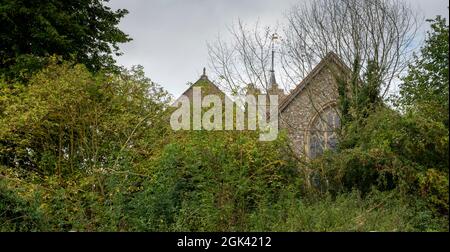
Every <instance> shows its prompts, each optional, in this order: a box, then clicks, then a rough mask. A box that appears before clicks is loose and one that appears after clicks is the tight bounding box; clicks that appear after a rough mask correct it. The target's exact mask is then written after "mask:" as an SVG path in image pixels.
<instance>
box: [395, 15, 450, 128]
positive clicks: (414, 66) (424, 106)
mask: <svg viewBox="0 0 450 252" xmlns="http://www.w3.org/2000/svg"><path fill="white" fill-rule="evenodd" d="M428 22H430V23H431V31H429V32H428V35H427V38H426V41H425V45H424V46H423V47H422V49H421V51H420V55H414V61H413V62H412V63H411V64H410V65H409V67H408V75H407V76H406V77H405V78H403V83H402V84H401V85H400V94H401V98H400V102H401V104H402V105H403V106H404V107H406V108H409V109H413V110H419V111H422V112H424V113H426V114H427V116H429V117H434V118H435V119H437V120H440V121H442V122H444V123H445V125H446V126H447V128H448V112H449V107H448V103H449V99H448V95H449V91H448V89H449V81H448V76H449V72H448V71H449V69H448V63H449V62H448V53H449V46H448V43H449V41H448V36H449V33H448V25H447V24H446V20H445V18H442V17H440V16H437V17H436V18H435V19H434V20H428Z"/></svg>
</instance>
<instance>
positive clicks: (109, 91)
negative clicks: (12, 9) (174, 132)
mask: <svg viewBox="0 0 450 252" xmlns="http://www.w3.org/2000/svg"><path fill="white" fill-rule="evenodd" d="M29 83H30V85H29V86H27V87H22V88H21V89H20V90H21V91H20V92H17V91H16V88H15V87H14V86H11V85H6V84H3V85H1V84H0V101H1V102H0V103H2V105H3V106H4V109H2V111H0V164H4V165H7V166H10V167H18V168H25V169H27V170H37V171H39V172H41V173H44V174H54V173H57V174H67V173H72V172H76V171H77V170H78V171H79V170H86V169H87V170H89V169H93V168H94V167H101V166H104V165H106V164H108V165H109V166H110V167H109V168H110V169H113V167H112V166H114V164H115V163H116V160H122V159H123V154H124V153H127V152H133V153H145V152H146V151H151V150H152V149H154V148H155V147H154V146H155V145H156V143H158V141H157V139H159V138H160V136H162V135H163V134H164V129H165V124H163V123H161V121H162V120H165V117H164V116H163V115H164V114H163V112H164V108H165V107H166V104H167V99H168V94H167V92H165V91H164V90H163V89H162V88H161V87H159V85H157V84H156V83H154V82H151V81H150V80H149V79H147V78H145V77H144V75H143V70H142V68H140V67H138V68H134V69H132V70H131V71H125V70H124V71H123V72H122V73H121V74H114V75H105V74H92V73H90V72H89V71H88V70H87V69H86V67H84V66H83V65H80V64H78V65H74V66H72V64H71V63H64V62H63V63H57V62H54V63H52V64H50V65H49V66H48V67H46V68H44V69H43V70H42V71H40V72H39V73H37V74H35V75H34V76H33V77H32V78H31V79H30V81H29ZM19 86H20V85H19ZM147 138H152V139H151V140H148V141H147ZM117 162H118V161H117Z"/></svg>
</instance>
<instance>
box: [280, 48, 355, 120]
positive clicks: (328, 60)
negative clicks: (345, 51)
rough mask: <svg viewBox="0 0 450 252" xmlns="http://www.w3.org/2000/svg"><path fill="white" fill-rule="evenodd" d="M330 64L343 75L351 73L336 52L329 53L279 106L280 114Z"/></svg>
mask: <svg viewBox="0 0 450 252" xmlns="http://www.w3.org/2000/svg"><path fill="white" fill-rule="evenodd" d="M330 64H334V65H336V66H338V68H339V69H340V70H341V71H342V72H343V73H350V72H351V69H350V68H349V67H348V66H347V65H345V63H344V62H343V61H342V60H341V59H340V58H339V56H338V55H337V54H335V53H334V52H329V53H328V54H327V55H326V56H325V57H324V58H323V59H322V60H321V61H320V62H319V64H317V66H316V67H314V69H313V70H312V71H311V72H310V73H309V74H308V75H307V76H306V77H305V78H304V79H303V80H302V81H301V82H300V84H298V85H297V86H296V87H295V89H294V90H292V92H291V93H290V94H289V95H288V96H287V97H286V98H285V99H283V101H282V102H281V104H280V106H279V111H280V113H281V112H283V111H284V110H285V109H286V108H287V107H288V106H289V104H290V103H291V102H292V101H293V100H294V99H295V97H297V95H298V94H300V93H301V92H302V90H303V89H304V88H305V87H306V86H307V85H309V84H310V83H311V80H313V79H314V78H315V77H316V76H317V74H318V73H319V72H320V71H321V70H322V69H323V68H324V67H326V66H329V65H330Z"/></svg>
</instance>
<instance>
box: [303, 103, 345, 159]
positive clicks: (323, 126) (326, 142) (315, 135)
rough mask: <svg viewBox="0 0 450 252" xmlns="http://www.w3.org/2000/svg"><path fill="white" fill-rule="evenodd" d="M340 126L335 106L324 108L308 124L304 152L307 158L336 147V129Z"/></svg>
mask: <svg viewBox="0 0 450 252" xmlns="http://www.w3.org/2000/svg"><path fill="white" fill-rule="evenodd" d="M340 126H341V122H340V116H339V113H338V110H337V107H336V105H335V104H331V105H328V106H325V107H324V108H323V109H322V110H321V111H319V113H317V114H316V115H315V116H314V118H313V119H312V121H311V123H310V124H309V127H308V131H307V141H306V143H307V144H306V151H307V155H308V157H309V158H316V157H318V156H320V155H321V154H322V153H323V152H324V151H325V150H329V149H331V150H333V149H335V148H336V146H337V141H338V138H337V129H339V128H340Z"/></svg>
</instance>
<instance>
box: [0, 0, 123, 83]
mask: <svg viewBox="0 0 450 252" xmlns="http://www.w3.org/2000/svg"><path fill="white" fill-rule="evenodd" d="M105 2H107V1H104V0H77V1H62V0H51V1H20V0H3V1H2V2H1V3H0V23H1V24H2V25H1V27H0V40H1V41H2V43H1V47H0V75H2V74H5V75H6V76H7V77H8V78H17V77H18V78H20V79H27V78H28V77H29V76H30V74H31V73H33V72H34V71H35V70H38V69H40V68H42V67H43V65H44V64H45V62H46V61H45V59H44V58H45V57H48V56H51V55H54V54H56V55H61V56H63V57H64V59H66V60H69V59H71V60H72V59H73V60H75V61H76V62H78V63H82V64H85V65H86V66H87V67H88V69H90V70H93V71H99V70H101V69H104V68H112V67H113V66H114V62H115V61H114V59H113V57H112V56H113V54H116V55H118V54H119V51H118V50H119V48H118V44H119V43H124V42H127V41H129V40H130V39H129V38H128V36H127V35H126V34H125V33H123V32H122V31H121V30H120V29H119V28H118V27H117V25H118V23H119V21H120V19H121V18H122V17H123V16H124V15H126V14H127V11H126V10H117V11H112V10H111V9H110V8H109V7H107V6H106V5H105Z"/></svg>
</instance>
